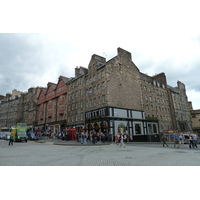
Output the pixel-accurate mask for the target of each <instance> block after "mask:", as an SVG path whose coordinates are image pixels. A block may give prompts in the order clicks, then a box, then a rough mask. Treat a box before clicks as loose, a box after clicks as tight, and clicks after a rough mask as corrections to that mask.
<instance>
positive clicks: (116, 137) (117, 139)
mask: <svg viewBox="0 0 200 200" xmlns="http://www.w3.org/2000/svg"><path fill="white" fill-rule="evenodd" d="M115 143H116V144H117V145H118V143H119V136H118V134H116V135H115Z"/></svg>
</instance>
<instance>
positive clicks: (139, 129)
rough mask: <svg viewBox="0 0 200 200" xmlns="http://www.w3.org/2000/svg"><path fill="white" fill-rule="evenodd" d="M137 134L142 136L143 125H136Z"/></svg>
mask: <svg viewBox="0 0 200 200" xmlns="http://www.w3.org/2000/svg"><path fill="white" fill-rule="evenodd" d="M135 134H136V135H139V134H141V124H135Z"/></svg>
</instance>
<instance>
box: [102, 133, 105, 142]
mask: <svg viewBox="0 0 200 200" xmlns="http://www.w3.org/2000/svg"><path fill="white" fill-rule="evenodd" d="M105 139H106V136H105V134H104V133H102V134H101V140H102V142H103V143H105Z"/></svg>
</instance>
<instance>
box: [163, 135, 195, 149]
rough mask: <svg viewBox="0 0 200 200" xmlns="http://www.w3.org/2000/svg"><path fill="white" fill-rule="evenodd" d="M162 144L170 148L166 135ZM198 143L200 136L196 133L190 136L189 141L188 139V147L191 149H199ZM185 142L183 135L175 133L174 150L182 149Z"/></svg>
mask: <svg viewBox="0 0 200 200" xmlns="http://www.w3.org/2000/svg"><path fill="white" fill-rule="evenodd" d="M161 139H162V142H163V147H165V146H166V147H168V146H169V144H168V143H167V136H166V134H163V136H162V138H161ZM197 141H198V135H197V134H196V133H191V134H189V139H188V145H189V148H190V149H191V148H198V146H197ZM184 143H185V141H184V139H183V135H182V134H180V133H175V134H174V144H173V145H174V148H181V146H182V145H184Z"/></svg>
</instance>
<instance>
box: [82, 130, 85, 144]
mask: <svg viewBox="0 0 200 200" xmlns="http://www.w3.org/2000/svg"><path fill="white" fill-rule="evenodd" d="M84 136H85V133H84V131H82V132H81V144H83V142H84Z"/></svg>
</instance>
